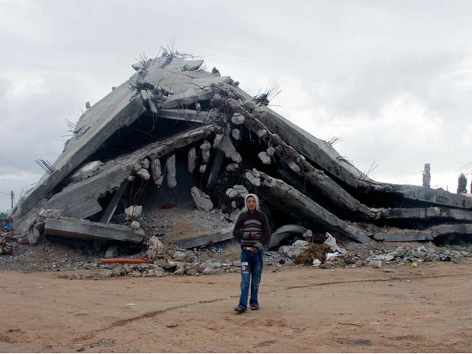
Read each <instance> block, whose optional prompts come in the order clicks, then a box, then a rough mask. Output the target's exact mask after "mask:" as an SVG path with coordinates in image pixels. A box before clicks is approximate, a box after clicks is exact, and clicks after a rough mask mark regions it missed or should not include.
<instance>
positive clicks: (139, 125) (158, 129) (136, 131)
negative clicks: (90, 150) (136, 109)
mask: <svg viewBox="0 0 472 354" xmlns="http://www.w3.org/2000/svg"><path fill="white" fill-rule="evenodd" d="M198 126H199V124H197V123H192V122H185V121H178V120H172V119H164V118H159V117H157V116H154V115H152V114H148V113H146V114H143V115H142V116H141V117H139V119H137V120H136V121H135V122H134V123H133V124H131V125H130V126H129V127H123V128H121V129H119V130H118V131H117V132H116V133H115V134H113V135H112V136H111V137H110V138H108V140H107V141H106V142H105V143H104V144H103V146H102V147H101V148H100V149H99V150H98V151H97V152H96V153H95V154H94V155H93V156H92V157H91V158H90V159H89V160H90V161H94V160H100V161H107V160H110V159H112V158H115V157H116V156H119V155H121V154H127V153H130V152H132V151H135V150H137V149H139V148H141V147H143V146H145V145H147V144H149V143H152V142H154V141H158V140H163V139H165V138H168V137H170V136H172V135H174V134H177V133H179V132H181V131H183V130H187V129H191V128H196V127H198Z"/></svg>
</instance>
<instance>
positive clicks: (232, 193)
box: [225, 184, 249, 199]
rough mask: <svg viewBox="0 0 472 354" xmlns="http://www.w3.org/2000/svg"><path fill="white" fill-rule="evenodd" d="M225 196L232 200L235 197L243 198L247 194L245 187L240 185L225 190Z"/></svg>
mask: <svg viewBox="0 0 472 354" xmlns="http://www.w3.org/2000/svg"><path fill="white" fill-rule="evenodd" d="M225 193H226V195H227V196H228V197H229V198H231V199H233V198H237V197H241V198H244V197H245V196H246V195H247V194H248V193H249V192H248V190H247V188H246V187H244V186H243V185H241V184H235V185H234V186H233V187H231V188H228V189H227V190H226V192H225Z"/></svg>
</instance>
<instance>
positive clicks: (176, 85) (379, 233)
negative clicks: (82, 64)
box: [0, 50, 472, 276]
mask: <svg viewBox="0 0 472 354" xmlns="http://www.w3.org/2000/svg"><path fill="white" fill-rule="evenodd" d="M202 64H203V61H202V60H200V59H192V58H191V57H189V56H188V55H184V54H181V53H178V52H175V53H174V52H172V51H168V50H164V51H163V52H162V55H161V56H159V57H158V58H154V59H145V60H142V61H140V62H139V63H136V64H133V68H134V69H135V70H136V73H135V74H134V75H133V76H132V77H131V78H130V79H129V80H128V81H127V82H125V83H124V84H123V85H120V86H117V87H116V88H114V89H113V90H112V91H111V92H110V93H109V94H108V95H107V96H106V97H105V98H103V99H102V100H99V101H97V102H96V103H95V104H93V105H88V108H87V111H86V112H84V113H83V115H82V116H81V117H80V118H79V120H78V122H77V123H75V124H74V128H73V129H74V134H73V136H72V137H71V138H70V139H69V140H68V141H67V142H66V144H65V146H64V151H63V152H62V153H61V155H60V156H59V157H58V159H57V161H56V162H55V163H54V164H49V163H47V162H41V164H40V165H41V166H42V167H44V168H45V169H46V171H47V174H46V175H45V176H44V178H42V179H41V180H40V182H39V183H38V184H37V185H36V186H35V187H34V188H33V189H32V190H31V191H30V192H29V193H28V194H27V195H25V196H24V197H23V198H22V199H21V200H20V201H19V202H18V204H17V206H16V207H15V209H14V210H13V212H12V218H13V226H14V233H15V237H4V236H1V237H0V254H4V256H2V259H6V260H8V259H10V260H14V259H23V258H21V257H23V255H25V254H29V253H28V252H29V251H31V252H32V249H38V250H40V249H42V248H41V247H44V244H45V243H46V244H52V243H54V242H56V241H57V240H58V239H59V240H61V241H60V242H66V243H67V242H69V246H70V247H71V248H72V245H75V243H74V242H79V243H80V242H82V243H80V247H81V248H82V251H83V252H85V253H88V255H87V257H88V256H90V255H94V256H95V257H99V258H101V257H105V258H106V259H112V258H114V257H117V256H118V253H120V254H119V255H120V256H122V257H124V259H128V258H126V257H127V256H128V255H132V257H133V258H132V259H140V258H142V257H143V256H144V254H146V255H147V257H148V258H146V259H150V260H152V261H153V262H155V264H153V265H152V266H153V267H151V265H149V267H148V268H146V270H143V271H141V270H140V269H141V268H131V267H128V268H126V267H125V266H128V265H126V264H125V265H120V266H119V267H116V268H113V269H111V268H110V269H105V270H107V271H108V270H109V271H110V274H113V276H118V275H120V276H121V275H124V274H126V275H130V274H131V275H133V274H134V275H135V276H138V275H140V276H152V275H153V274H154V275H155V276H162V274H171V273H172V274H181V275H195V274H200V273H204V274H210V273H213V272H219V271H237V267H235V266H234V265H233V263H232V262H226V261H225V260H218V261H217V260H216V259H215V257H217V256H218V255H219V252H220V251H215V252H213V251H211V250H212V248H213V247H216V249H218V250H223V251H224V249H226V248H228V249H230V248H231V244H232V243H231V242H232V241H231V239H232V233H231V227H232V223H233V222H234V221H235V219H236V217H237V215H238V214H239V212H240V208H241V207H242V206H243V205H242V198H243V197H244V196H245V195H246V194H247V193H249V192H251V193H257V194H259V195H260V197H261V207H262V208H263V209H264V210H266V211H267V213H268V215H270V221H271V223H272V224H273V225H272V226H273V228H274V229H275V230H276V231H275V232H274V234H273V235H272V240H271V245H270V249H271V250H270V251H267V252H266V254H265V256H264V257H265V259H266V260H267V262H269V263H270V264H274V265H281V264H291V263H293V262H295V263H301V264H306V265H310V266H314V267H320V268H324V267H330V266H335V265H345V266H358V265H367V264H370V265H372V266H379V267H381V266H383V265H384V264H389V263H394V262H403V261H404V260H405V259H408V260H411V262H410V263H412V264H418V265H420V264H421V262H422V261H427V260H428V259H431V260H437V261H456V260H459V259H460V258H461V257H466V256H469V254H470V252H469V251H460V252H459V251H457V252H455V251H452V250H450V251H447V252H446V250H438V249H434V250H433V248H434V247H435V246H434V247H433V246H430V245H431V243H429V242H430V241H434V242H436V243H440V242H441V241H442V240H445V239H449V238H451V237H452V238H458V239H461V238H464V239H465V238H467V237H470V236H472V197H471V196H470V195H468V194H465V193H466V188H467V186H466V185H467V180H466V178H465V176H464V175H461V176H460V180H459V182H460V183H459V188H458V193H457V194H454V193H449V192H447V191H445V190H442V189H432V188H430V182H431V171H430V164H425V166H424V171H423V186H412V185H394V184H388V183H380V182H376V181H374V180H372V179H370V178H369V177H368V176H367V175H366V174H365V173H362V172H361V171H360V170H358V169H357V168H356V167H355V166H353V165H352V164H351V163H350V162H349V161H347V160H346V159H345V158H343V157H342V156H341V155H339V153H338V152H337V151H336V150H335V149H334V147H333V144H330V143H329V142H325V141H323V140H320V139H318V138H316V137H314V136H312V135H311V134H308V133H307V132H306V131H304V130H303V129H301V128H300V127H298V126H296V125H295V124H293V123H292V122H290V121H288V120H287V119H285V118H283V117H282V116H280V115H279V114H277V113H276V112H274V111H272V110H271V109H270V108H269V96H270V95H271V91H267V92H263V93H262V94H259V95H257V96H256V97H252V96H250V95H248V94H247V93H246V92H244V91H243V90H242V89H241V88H240V87H239V83H238V82H237V81H234V80H233V79H231V78H230V77H227V76H221V74H220V73H219V71H218V70H217V69H213V70H212V72H208V71H206V70H205V69H204V67H203V66H202ZM256 168H257V169H256ZM164 179H165V180H166V183H164ZM97 221H99V222H97ZM50 236H53V237H50ZM28 241H29V243H30V244H31V246H30V245H23V243H28ZM388 241H392V242H402V243H403V242H418V241H420V242H423V243H425V244H426V245H428V246H427V247H426V246H425V247H426V248H425V249H424V250H422V251H419V250H416V251H412V250H408V251H406V250H405V249H402V248H398V249H395V250H394V251H392V250H389V251H388V252H384V253H382V252H380V251H379V249H382V247H384V245H385V244H387V242H388ZM349 243H354V244H355V245H356V247H359V250H361V251H362V252H361V251H359V252H357V251H356V252H354V251H352V250H349V247H348V246H347V245H348V244H349ZM33 245H34V246H33ZM146 246H148V248H146ZM351 246H352V245H351ZM27 247H32V248H31V249H28V248H27ZM51 247H56V246H51ZM352 247H353V246H352ZM402 247H403V246H402ZM176 248H180V249H176ZM194 248H195V249H197V248H198V251H196V250H193V249H194ZM191 249H192V250H191ZM276 249H278V251H276ZM17 250H18V252H23V254H18V255H16V252H17ZM27 251H28V252H27ZM189 252H190V253H189ZM205 252H207V253H208V252H209V253H208V254H211V257H210V258H211V259H203V258H204V257H203V255H204V254H207V253H205ZM368 252H374V253H372V254H368V255H366V254H365V253H368ZM458 252H459V253H458ZM461 252H462V253H461ZM236 253H237V252H236ZM201 256H202V257H203V258H201ZM16 257H19V258H16ZM84 257H85V256H84ZM212 257H213V258H212ZM95 259H96V258H95ZM64 264H67V262H64ZM105 265H107V264H101V266H105ZM137 266H141V265H136V267H137ZM146 266H148V265H146ZM154 266H155V267H154ZM143 267H144V265H143ZM54 269H58V267H54ZM143 269H144V268H143ZM103 274H105V273H103ZM134 275H133V276H134Z"/></svg>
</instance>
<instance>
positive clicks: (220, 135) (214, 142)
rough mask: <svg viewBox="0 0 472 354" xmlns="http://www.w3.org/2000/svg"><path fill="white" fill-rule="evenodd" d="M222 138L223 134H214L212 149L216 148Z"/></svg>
mask: <svg viewBox="0 0 472 354" xmlns="http://www.w3.org/2000/svg"><path fill="white" fill-rule="evenodd" d="M223 138H224V134H216V135H215V139H213V147H217V146H218V145H219V144H220V143H221V141H222V140H223Z"/></svg>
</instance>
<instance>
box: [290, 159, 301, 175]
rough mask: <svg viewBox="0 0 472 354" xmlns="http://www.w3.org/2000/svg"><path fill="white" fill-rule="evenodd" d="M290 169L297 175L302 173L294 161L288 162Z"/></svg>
mask: <svg viewBox="0 0 472 354" xmlns="http://www.w3.org/2000/svg"><path fill="white" fill-rule="evenodd" d="M288 167H290V169H291V170H292V171H293V172H295V173H300V172H301V171H302V170H301V168H300V166H298V165H297V164H296V162H294V161H289V162H288Z"/></svg>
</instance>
